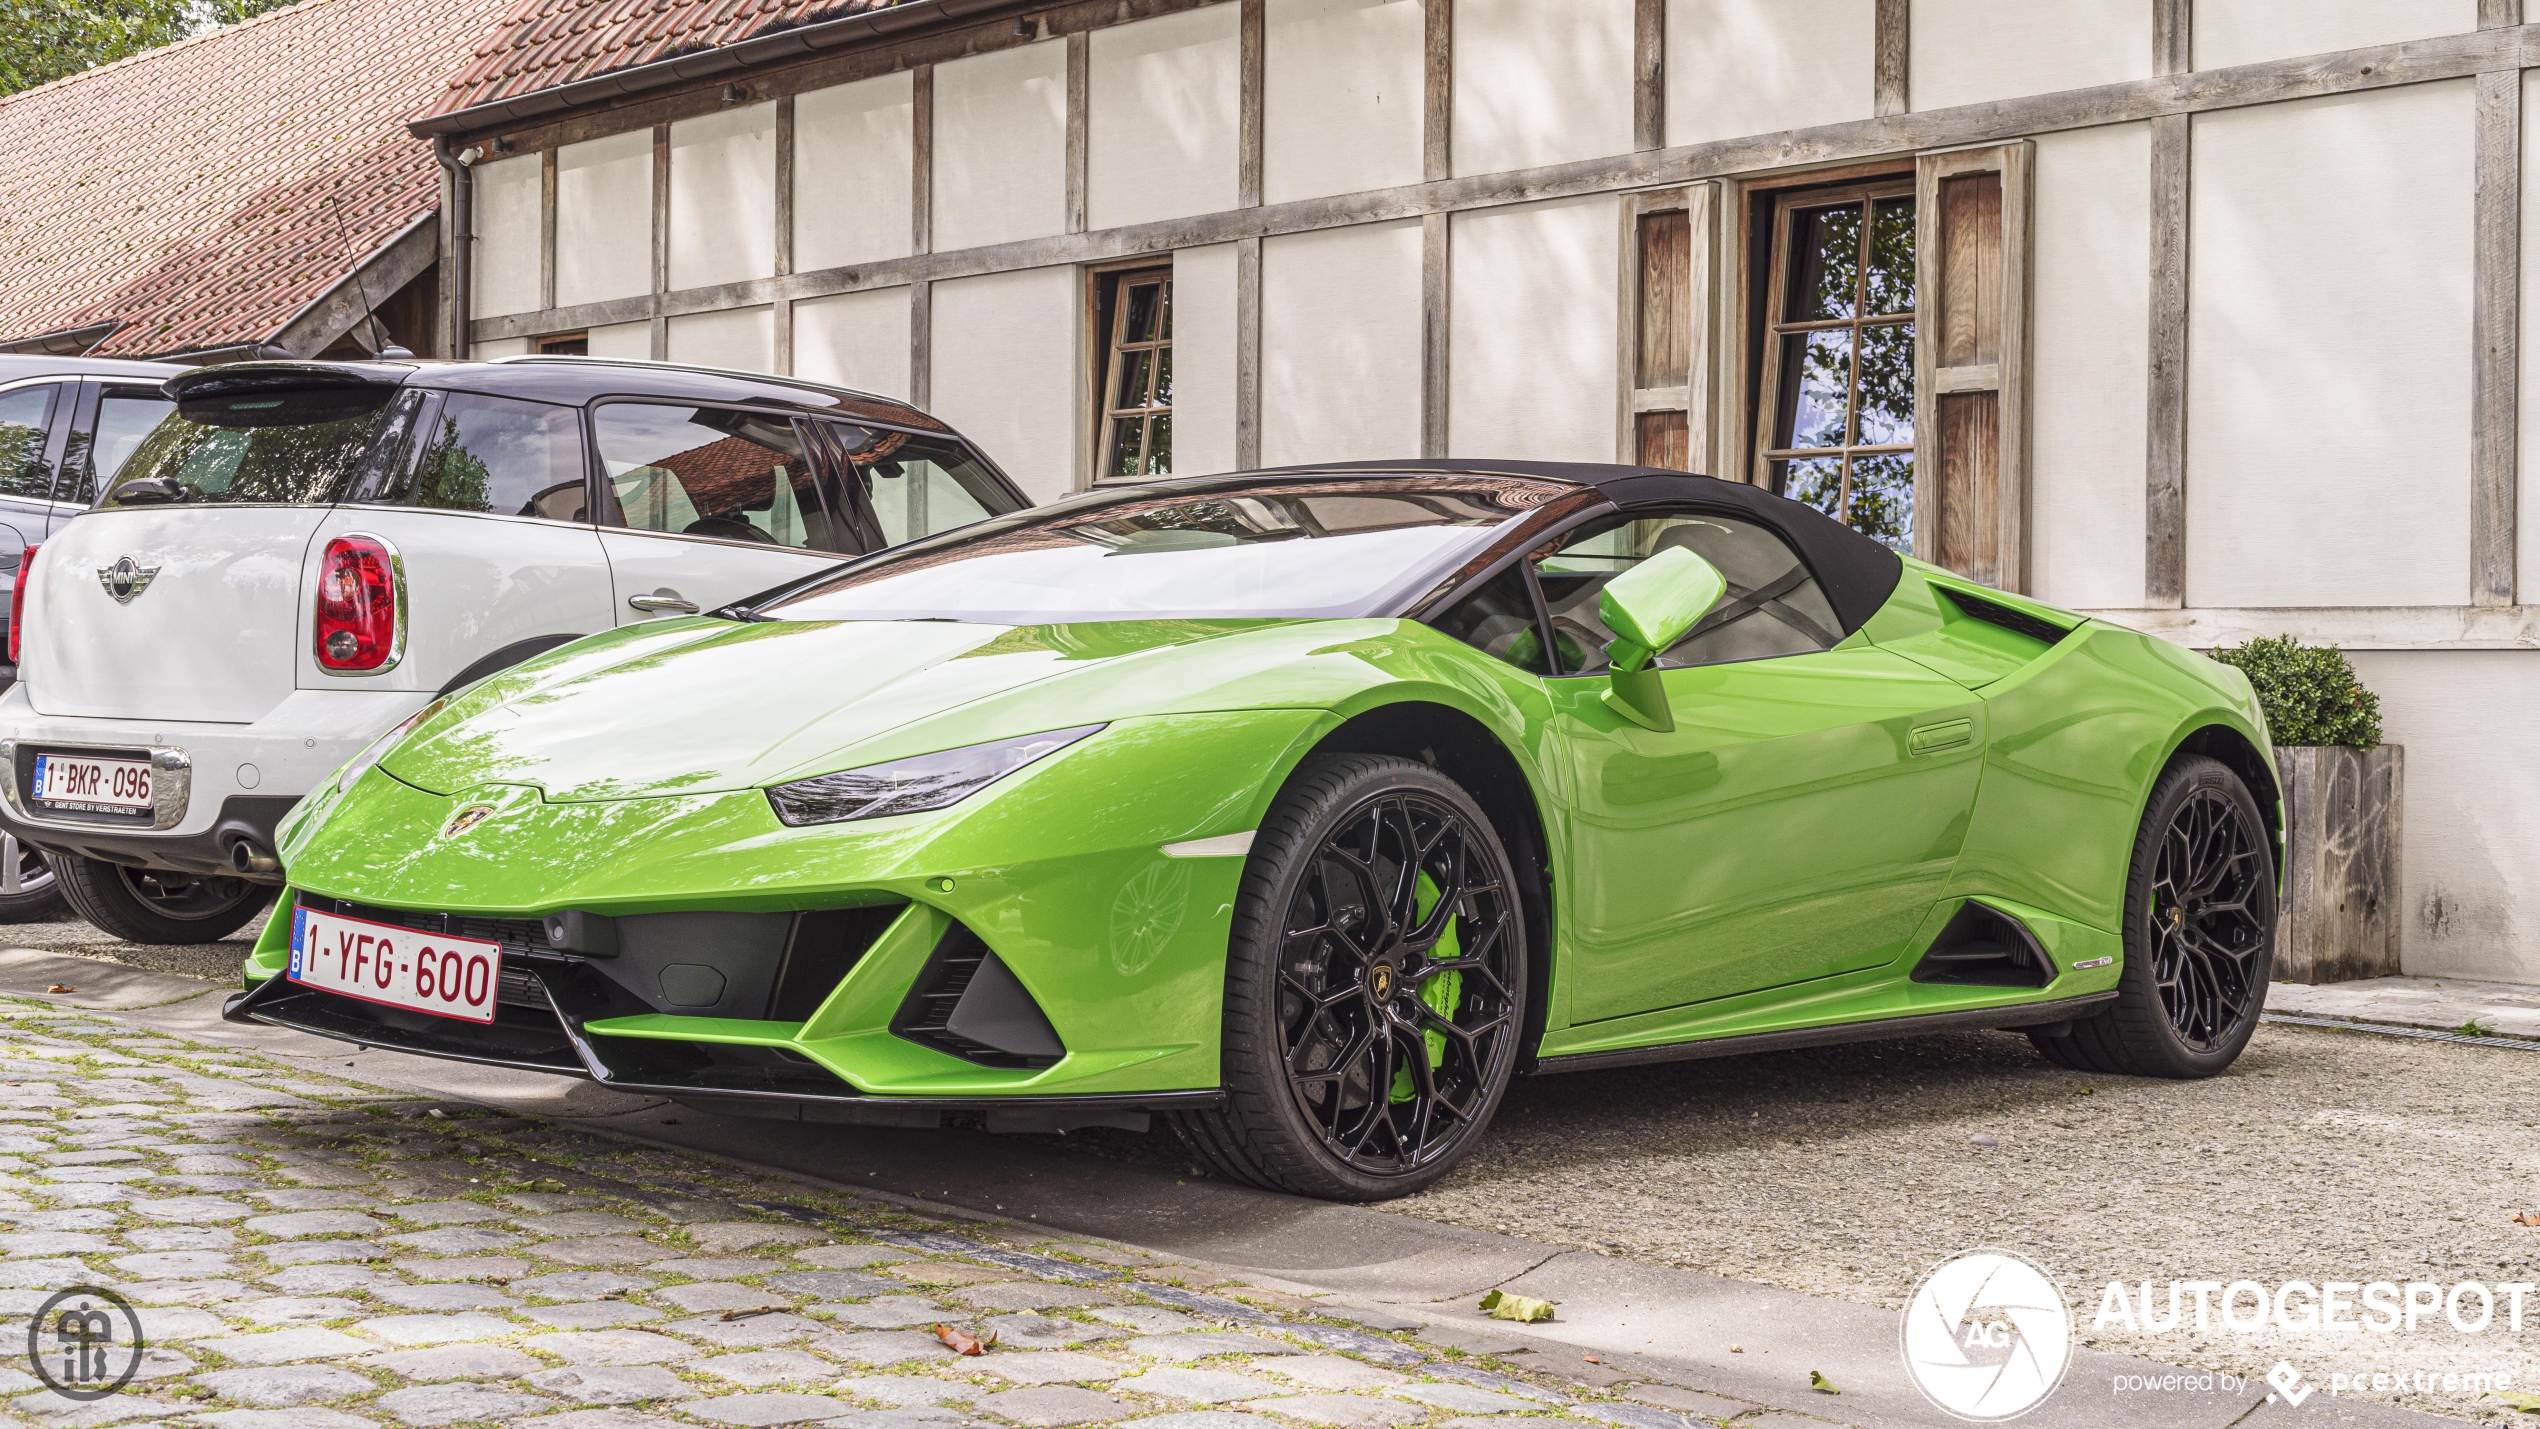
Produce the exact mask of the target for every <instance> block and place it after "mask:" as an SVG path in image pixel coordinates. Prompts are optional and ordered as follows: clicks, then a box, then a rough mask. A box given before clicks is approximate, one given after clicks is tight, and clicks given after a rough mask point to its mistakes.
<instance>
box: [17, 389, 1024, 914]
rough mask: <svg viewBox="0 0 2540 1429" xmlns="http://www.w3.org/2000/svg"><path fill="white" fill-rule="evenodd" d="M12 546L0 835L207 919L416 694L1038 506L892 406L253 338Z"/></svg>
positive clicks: (265, 864)
mask: <svg viewBox="0 0 2540 1429" xmlns="http://www.w3.org/2000/svg"><path fill="white" fill-rule="evenodd" d="M165 392H166V395H167V396H168V397H169V398H172V399H173V400H174V402H175V404H176V407H175V410H174V411H173V412H171V413H169V414H168V415H167V416H166V417H165V418H164V419H162V420H161V421H160V422H159V424H158V425H157V426H156V427H154V428H152V429H151V430H150V431H149V433H148V434H147V435H146V436H144V437H143V438H141V440H140V442H139V444H138V446H137V447H135V449H134V450H133V451H132V454H131V457H130V459H129V460H128V461H126V462H125V463H124V465H123V466H122V468H121V470H120V471H118V472H117V473H116V474H115V477H114V478H113V480H112V481H111V482H110V483H105V487H106V489H105V490H104V491H103V492H102V493H100V494H99V496H98V497H97V501H96V505H95V506H94V507H92V508H91V509H90V510H88V511H86V512H84V513H82V514H81V515H79V516H78V517H77V518H76V519H73V520H70V521H68V522H64V523H61V524H58V525H56V526H54V527H53V529H52V531H51V533H50V534H49V535H48V536H47V537H45V538H44V540H43V542H42V544H41V546H40V548H39V549H38V551H37V552H36V554H35V556H34V558H33V559H32V560H29V561H27V562H25V563H24V565H22V566H21V568H20V571H19V573H18V581H19V590H18V592H17V604H16V607H15V612H14V613H15V615H16V617H17V618H16V620H15V621H14V622H13V623H12V634H13V637H14V643H15V644H16V645H17V647H18V648H17V649H16V650H15V651H14V652H13V655H14V658H15V659H16V660H17V663H18V680H17V683H16V684H15V685H13V686H11V687H10V688H9V690H8V692H7V694H6V695H4V696H0V772H5V774H6V776H7V778H6V782H5V784H0V833H5V834H6V835H7V836H8V837H10V838H13V839H15V840H16V841H17V842H18V843H19V844H20V845H22V846H24V847H28V848H32V849H37V850H41V851H42V853H43V854H44V855H45V857H46V859H47V861H49V863H50V864H51V866H52V869H53V871H54V873H55V874H56V877H57V885H58V886H59V888H60V889H61V892H62V895H63V897H64V898H65V899H67V900H68V901H69V903H70V905H71V907H72V908H73V909H74V910H75V911H77V912H78V913H79V914H80V916H82V917H84V918H86V919H88V920H89V921H90V922H92V923H94V924H96V925H97V926H98V927H100V928H102V929H104V930H105V931H107V932H109V933H112V934H114V935H115V936H117V937H121V938H125V939H128V940H131V941H134V942H144V943H202V942H209V941H212V940H214V939H217V938H220V937H222V936H224V935H226V934H228V933H230V932H232V931H234V930H236V929H237V928H239V927H241V926H243V925H244V924H245V923H246V922H247V920H248V919H250V918H252V917H254V916H255V915H256V913H257V911H258V909H260V908H261V907H262V906H263V904H264V903H265V901H266V900H267V898H269V897H270V896H271V894H272V892H273V890H274V889H275V888H276V887H279V886H280V884H281V882H282V877H283V874H282V869H281V867H280V865H279V863H278V862H277V861H276V859H275V856H274V844H273V830H274V825H275V824H276V822H278V821H279V820H280V819H281V817H282V815H283V814H284V813H285V812H287V811H288V810H289V809H290V807H291V805H292V804H293V803H294V802H296V801H297V800H298V798H299V796H300V795H302V794H303V793H306V792H307V791H308V790H309V789H310V788H312V787H314V786H315V784H316V783H317V781H318V780H319V779H320V778H322V777H324V776H325V775H326V774H327V773H328V772H329V771H331V770H333V769H335V768H337V767H338V766H340V765H342V764H343V763H345V762H346V761H347V760H349V759H351V758H352V757H353V756H354V755H356V754H358V753H360V752H361V751H362V749H363V748H364V747H365V746H367V745H368V744H370V743H371V742H372V741H373V740H375V739H377V738H378V737H379V736H380V735H381V734H383V733H385V732H386V731H388V730H390V729H392V728H394V727H396V726H397V725H398V724H400V723H401V722H403V721H405V720H406V719H407V718H409V717H410V716H412V715H413V714H415V712H416V711H418V710H420V709H421V708H422V707H423V706H424V705H425V704H427V703H429V702H430V701H431V700H432V699H433V698H434V697H435V696H437V695H440V694H443V693H447V692H449V691H451V690H455V689H457V688H459V687H461V686H463V685H466V684H469V683H471V682H473V681H476V680H478V679H482V678H483V677H485V676H487V675H489V674H492V673H494V672H495V671H497V670H501V669H504V668H506V667H508V666H511V665H514V664H517V663H519V662H520V661H522V660H526V659H528V658H530V657H531V656H533V655H536V654H539V653H541V652H543V651H546V650H549V649H552V648H554V647H555V646H558V645H561V644H563V643H564V642H566V641H568V640H572V639H574V638H576V637H578V636H582V635H588V634H591V633H594V632H596V631H600V630H605V629H607V628H609V627H610V626H612V625H625V624H630V623H632V622H635V621H640V620H647V619H656V618H660V617H662V616H665V615H672V614H686V613H689V612H693V611H699V610H712V609H715V608H717V607H720V606H723V605H727V604H729V603H731V602H733V601H736V600H739V599H740V598H742V597H744V596H747V595H750V594H752V593H754V592H757V591H761V590H765V589H767V588H769V587H772V586H775V585H779V584H782V583H784V582H786V581H789V580H792V579H794V578H796V577H799V576H802V575H805V574H808V573H810V572H813V571H816V570H819V569H821V568H822V567H824V566H825V565H828V564H833V563H835V562H837V561H839V560H842V559H847V558H852V557H855V556H859V555H864V554H868V553H870V552H873V551H876V550H879V549H881V548H883V547H885V546H889V545H893V544H896V543H898V542H901V541H904V540H908V539H910V538H911V537H914V536H921V535H926V534H930V533H932V532H935V531H940V530H943V529H946V528H948V527H952V526H958V525H962V524H965V523H968V522H971V521H975V520H978V519H980V518H981V517H983V516H988V515H993V514H997V513H1002V512H1005V511H1011V510H1015V509H1018V508H1020V507H1022V506H1024V505H1026V504H1027V503H1026V501H1025V499H1024V497H1023V495H1022V494H1021V493H1020V492H1019V491H1018V490H1016V488H1015V486H1014V484H1013V483H1012V482H1010V481H1009V480H1007V479H1006V477H1005V476H1004V475H1003V474H1002V473H1001V472H999V471H998V470H997V469H996V467H995V466H994V465H992V464H991V463H990V462H988V461H987V460H986V459H985V458H983V457H982V456H980V455H979V454H978V452H977V451H976V450H974V449H973V448H972V447H971V446H970V445H969V444H967V443H966V442H964V441H963V440H962V439H961V438H960V437H959V436H958V435H957V434H955V433H954V432H952V431H951V430H950V429H949V428H947V427H945V426H944V425H943V424H942V423H940V422H938V421H936V420H935V419H933V418H931V417H929V416H927V415H926V414H924V413H923V412H920V411H918V410H916V409H915V408H912V407H909V406H907V405H906V404H904V403H900V402H895V401H892V400H890V399H888V398H882V397H872V396H867V395H864V394H860V393H854V392H846V391H841V390H837V389H833V388H827V387H821V386H817V385H814V384H810V383H805V382H797V381H794V380H792V379H789V378H780V377H766V376H758V375H752V374H746V373H733V372H717V371H708V370H703V369H697V368H682V367H673V366H668V365H662V364H652V363H625V362H608V361H597V360H592V359H588V358H516V359H510V360H505V361H499V362H472V363H396V362H376V363H341V364H338V363H314V362H303V363H244V364H239V365H237V366H230V367H214V368H206V369H203V370H201V371H197V372H192V373H188V374H186V375H183V376H180V377H176V378H173V379H171V380H169V381H168V382H167V384H166V388H165Z"/></svg>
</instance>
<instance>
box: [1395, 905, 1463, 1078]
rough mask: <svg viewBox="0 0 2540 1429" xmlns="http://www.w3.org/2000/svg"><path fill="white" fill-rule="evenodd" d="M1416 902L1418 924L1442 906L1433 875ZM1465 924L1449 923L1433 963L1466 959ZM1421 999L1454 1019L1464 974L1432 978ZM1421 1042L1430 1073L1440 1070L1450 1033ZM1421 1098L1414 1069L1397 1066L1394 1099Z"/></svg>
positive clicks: (1427, 1035)
mask: <svg viewBox="0 0 2540 1429" xmlns="http://www.w3.org/2000/svg"><path fill="white" fill-rule="evenodd" d="M1413 899H1414V901H1415V903H1416V904H1417V921H1419V922H1423V923H1425V922H1427V921H1428V919H1429V913H1430V911H1431V910H1433V909H1435V908H1436V907H1437V906H1438V886H1437V884H1436V883H1434V882H1432V881H1431V880H1430V878H1429V875H1427V874H1425V873H1423V874H1421V875H1420V882H1419V885H1418V886H1417V887H1416V888H1415V889H1414V890H1413ZM1462 921H1463V920H1462V919H1459V918H1450V919H1448V920H1447V923H1446V932H1445V933H1444V934H1443V935H1442V936H1440V937H1439V939H1438V942H1437V946H1436V947H1434V948H1431V949H1430V950H1429V957H1430V959H1431V960H1432V961H1434V962H1453V961H1455V960H1456V959H1457V958H1459V957H1462V956H1463V948H1462V945H1460V944H1459V943H1457V942H1456V940H1455V934H1456V928H1457V925H1458V924H1460V923H1461V922H1462ZM1420 1000H1421V1001H1422V1002H1425V1003H1427V1004H1428V1005H1429V1010H1430V1011H1431V1012H1434V1013H1436V1014H1437V1015H1438V1016H1440V1017H1444V1018H1448V1019H1452V1018H1453V1017H1454V1016H1455V1008H1456V1004H1458V1003H1460V1002H1462V1001H1463V1000H1464V974H1462V973H1459V972H1443V973H1439V974H1438V975H1437V976H1435V977H1432V978H1430V979H1429V981H1428V984H1427V985H1426V986H1424V987H1422V988H1421V989H1420ZM1420 1040H1421V1041H1422V1042H1424V1043H1426V1044H1427V1046H1428V1049H1429V1070H1430V1071H1432V1072H1434V1071H1436V1070H1437V1066H1438V1063H1440V1062H1443V1061H1445V1060H1446V1034H1445V1033H1443V1032H1438V1031H1434V1030H1430V1031H1423V1032H1422V1033H1421V1034H1420ZM1418 1095H1419V1089H1418V1087H1417V1086H1416V1085H1415V1084H1414V1083H1413V1082H1412V1080H1411V1068H1410V1066H1409V1065H1408V1064H1405V1065H1403V1066H1400V1067H1396V1068H1395V1069H1394V1074H1393V1100H1395V1101H1398V1102H1407V1101H1409V1100H1411V1099H1412V1098H1413V1097H1415V1096H1418Z"/></svg>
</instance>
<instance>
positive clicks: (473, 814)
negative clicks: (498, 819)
mask: <svg viewBox="0 0 2540 1429" xmlns="http://www.w3.org/2000/svg"><path fill="white" fill-rule="evenodd" d="M492 817H494V806H493V805H491V804H470V805H468V806H467V807H466V808H464V809H461V810H459V811H458V812H457V813H455V814H452V815H451V816H450V824H449V827H447V828H445V829H443V830H442V831H441V837H443V838H445V839H454V838H457V837H458V836H459V835H461V834H463V833H466V832H467V831H468V830H470V829H472V828H475V827H476V826H477V825H478V824H481V823H483V822H485V821H486V820H487V819H490V818H492Z"/></svg>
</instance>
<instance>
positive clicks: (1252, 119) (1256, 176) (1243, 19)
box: [1235, 0, 1269, 208]
mask: <svg viewBox="0 0 2540 1429" xmlns="http://www.w3.org/2000/svg"><path fill="white" fill-rule="evenodd" d="M1268 8H1269V0H1243V10H1242V12H1241V15H1240V19H1239V21H1238V26H1239V28H1238V30H1237V33H1236V39H1235V51H1236V59H1235V64H1236V73H1237V75H1238V79H1237V81H1236V83H1237V88H1238V91H1239V92H1238V94H1237V96H1236V101H1235V103H1236V120H1235V146H1236V155H1237V157H1236V160H1235V204H1236V206H1237V207H1239V208H1259V207H1261V93H1262V77H1263V69H1262V48H1263V46H1264V45H1265V44H1266V43H1267V40H1268V30H1269V20H1268V16H1267V13H1266V12H1267V10H1268Z"/></svg>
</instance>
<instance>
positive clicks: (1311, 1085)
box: [1175, 754, 1527, 1201]
mask: <svg viewBox="0 0 2540 1429" xmlns="http://www.w3.org/2000/svg"><path fill="white" fill-rule="evenodd" d="M1397 853H1408V854H1410V855H1411V856H1410V857H1408V858H1404V857H1396V856H1395V855H1396V854H1397ZM1380 904H1381V905H1382V906H1378V905H1380ZM1318 920H1319V921H1318ZM1283 949H1284V950H1286V952H1285V957H1284V961H1283V957H1282V950H1283ZM1526 951H1527V950H1526V934H1525V919H1524V916H1523V912H1522V909H1521V907H1520V904H1519V899H1518V891H1517V878H1516V872H1515V869H1514V868H1513V867H1512V865H1511V864H1510V862H1509V858H1508V853H1507V850H1506V848H1505V847H1504V846H1503V844H1502V843H1501V841H1500V838H1499V835H1498V833H1497V831H1496V830H1495V829H1494V828H1493V827H1492V825H1491V822H1490V817H1489V815H1487V814H1486V813H1484V812H1483V810H1482V807H1481V805H1480V804H1478V803H1476V802H1475V801H1474V799H1473V797H1472V796H1471V795H1470V794H1467V793H1466V792H1465V791H1464V790H1463V789H1462V788H1461V787H1459V786H1458V785H1457V784H1456V783H1455V782H1454V781H1453V780H1451V779H1449V778H1447V777H1446V776H1445V775H1443V774H1440V773H1439V772H1438V771H1436V770H1435V769H1432V768H1430V767H1429V766H1427V765H1425V764H1419V763H1415V762H1413V761H1411V760H1408V759H1398V758H1393V757H1389V756H1384V755H1372V754H1350V755H1340V756H1331V757H1324V758H1318V759H1313V760H1309V761H1308V762H1307V763H1306V764H1305V765H1303V766H1302V767H1301V768H1300V769H1299V770H1298V771H1297V773H1296V774H1295V775H1294V776H1293V777H1292V778H1291V779H1290V780H1289V781H1288V785H1287V788H1285V789H1284V790H1282V791H1281V793H1280V795H1279V798H1278V801H1277V802H1276V803H1275V804H1273V805H1272V807H1271V810H1270V813H1269V815H1268V816H1267V817H1266V818H1264V819H1263V820H1262V822H1261V828H1260V831H1259V832H1258V833H1257V834H1256V835H1254V838H1253V843H1252V849H1251V853H1250V856H1249V858H1248V861H1247V862H1246V864H1245V866H1244V875H1243V883H1242V887H1241V890H1240V892H1239V893H1238V894H1237V896H1236V901H1235V913H1234V928H1233V935H1232V937H1231V938H1230V939H1229V945H1228V949H1227V957H1226V997H1225V1020H1224V1032H1223V1042H1222V1044H1221V1050H1220V1070H1221V1076H1222V1081H1223V1086H1224V1089H1225V1093H1226V1100H1225V1102H1224V1104H1223V1105H1222V1106H1221V1107H1219V1108H1217V1109H1214V1110H1211V1111H1206V1112H1192V1113H1183V1114H1181V1115H1179V1116H1178V1117H1176V1118H1175V1126H1176V1129H1177V1130H1178V1131H1180V1133H1181V1135H1182V1138H1183V1140H1184V1142H1185V1143H1186V1144H1187V1145H1189V1147H1190V1148H1191V1150H1192V1151H1193V1152H1194V1153H1195V1154H1196V1155H1197V1156H1199V1157H1200V1158H1201V1159H1202V1160H1203V1161H1205V1162H1206V1163H1207V1164H1208V1165H1209V1166H1210V1167H1211V1168H1212V1169H1213V1170H1215V1171H1216V1172H1217V1173H1218V1174H1220V1175H1222V1176H1225V1177H1227V1178H1229V1179H1231V1180H1236V1181H1241V1182H1245V1183H1247V1184H1250V1185H1255V1186H1261V1187H1266V1188H1269V1189H1274V1190H1282V1191H1292V1192H1295V1193H1297V1194H1299V1195H1306V1196H1317V1197H1322V1198H1326V1199H1334V1200H1351V1201H1374V1200H1384V1199H1388V1198H1390V1197H1394V1196H1401V1195H1407V1194H1409V1193H1411V1192H1413V1191H1417V1190H1419V1189H1420V1188H1422V1187H1423V1186H1426V1185H1428V1184H1430V1183H1431V1182H1433V1181H1435V1180H1437V1179H1438V1178H1439V1177H1440V1176H1443V1175H1445V1174H1446V1173H1447V1171H1448V1170H1450V1169H1451V1168H1453V1166H1454V1165H1455V1164H1456V1162H1457V1161H1459V1160H1460V1159H1461V1158H1462V1157H1463V1156H1464V1154H1465V1153H1466V1152H1468V1151H1469V1150H1470V1149H1471V1148H1472V1146H1473V1145H1474V1143H1475V1142H1477V1141H1478V1140H1480V1138H1481V1134H1482V1131H1483V1130H1484V1128H1486V1127H1488V1126H1489V1124H1490V1119H1491V1117H1492V1116H1493V1115H1494V1114H1495V1113H1496V1112H1497V1111H1498V1109H1499V1105H1500V1101H1501V1099H1502V1097H1503V1096H1504V1095H1505V1094H1506V1092H1507V1089H1508V1081H1509V1078H1510V1076H1511V1075H1512V1074H1513V1072H1514V1070H1515V1067H1516V1062H1517V1052H1518V1044H1519V1042H1520V1041H1521V1039H1522V1038H1523V1036H1524V1029H1525V1023H1526V1018H1525V1013H1526V1007H1525V998H1526ZM1379 965H1382V966H1383V968H1384V969H1385V971H1384V972H1382V973H1379V972H1378V971H1377V970H1376V969H1377V967H1378V966H1379ZM1309 999H1311V1000H1309ZM1292 1068H1298V1069H1301V1070H1297V1071H1294V1072H1293V1073H1292V1071H1291V1069H1292ZM1378 1087H1382V1089H1383V1090H1382V1092H1381V1094H1379V1093H1377V1091H1376V1089H1377V1088H1378Z"/></svg>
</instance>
